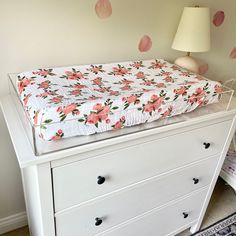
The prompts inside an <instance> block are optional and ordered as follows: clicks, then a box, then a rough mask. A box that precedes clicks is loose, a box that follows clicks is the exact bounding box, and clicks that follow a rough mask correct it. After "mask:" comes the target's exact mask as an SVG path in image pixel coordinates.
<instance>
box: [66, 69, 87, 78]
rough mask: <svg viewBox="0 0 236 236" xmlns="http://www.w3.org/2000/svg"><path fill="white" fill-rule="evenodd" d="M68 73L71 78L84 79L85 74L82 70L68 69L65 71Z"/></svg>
mask: <svg viewBox="0 0 236 236" xmlns="http://www.w3.org/2000/svg"><path fill="white" fill-rule="evenodd" d="M65 73H66V75H67V78H68V79H70V80H77V79H83V78H84V76H83V74H82V73H81V72H71V71H66V72H65Z"/></svg>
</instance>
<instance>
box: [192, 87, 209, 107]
mask: <svg viewBox="0 0 236 236" xmlns="http://www.w3.org/2000/svg"><path fill="white" fill-rule="evenodd" d="M204 96H205V91H204V90H203V89H202V88H197V89H196V91H195V93H194V94H193V95H192V96H190V97H189V99H188V101H189V102H190V103H191V104H193V103H196V102H197V103H198V104H200V103H201V100H202V98H203V97H204Z"/></svg>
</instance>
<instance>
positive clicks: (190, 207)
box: [59, 189, 207, 236]
mask: <svg viewBox="0 0 236 236" xmlns="http://www.w3.org/2000/svg"><path fill="white" fill-rule="evenodd" d="M206 193H207V190H206V189H205V190H203V191H201V192H198V193H197V194H195V195H192V196H189V197H187V198H185V199H182V200H180V201H178V202H177V203H174V204H172V205H169V206H167V207H164V208H162V209H159V210H157V211H155V210H153V211H151V212H149V213H147V214H145V215H143V216H142V217H140V218H139V219H136V220H134V221H133V222H132V223H131V222H129V223H127V224H123V226H120V227H119V226H118V227H115V228H114V229H111V230H109V231H107V232H103V233H100V234H96V235H97V236H121V235H122V236H144V235H147V236H167V235H175V234H174V233H175V232H176V231H177V230H178V229H181V228H182V227H184V226H187V225H188V224H191V223H193V222H194V221H196V220H197V219H198V217H199V214H200V211H201V208H202V205H203V202H204V199H205V197H206ZM59 236H62V235H59Z"/></svg>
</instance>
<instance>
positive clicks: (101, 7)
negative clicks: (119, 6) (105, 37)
mask: <svg viewBox="0 0 236 236" xmlns="http://www.w3.org/2000/svg"><path fill="white" fill-rule="evenodd" d="M95 12H96V14H97V16H98V17H99V18H100V19H105V18H108V17H109V16H111V14H112V6H111V3H110V1H109V0H98V1H97V3H96V5H95Z"/></svg>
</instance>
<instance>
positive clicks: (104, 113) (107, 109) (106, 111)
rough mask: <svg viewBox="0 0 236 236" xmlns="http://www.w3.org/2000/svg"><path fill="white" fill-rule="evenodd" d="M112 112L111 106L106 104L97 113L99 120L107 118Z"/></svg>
mask: <svg viewBox="0 0 236 236" xmlns="http://www.w3.org/2000/svg"><path fill="white" fill-rule="evenodd" d="M109 112H110V107H109V106H104V107H103V108H102V110H100V111H99V112H98V113H97V114H98V117H99V120H106V119H107V117H108V115H109Z"/></svg>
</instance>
